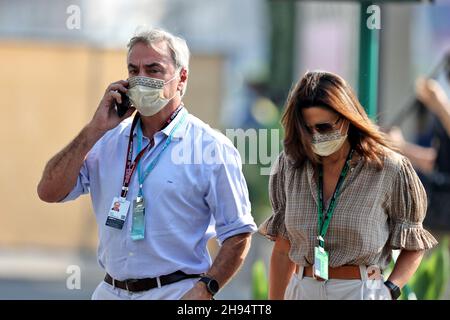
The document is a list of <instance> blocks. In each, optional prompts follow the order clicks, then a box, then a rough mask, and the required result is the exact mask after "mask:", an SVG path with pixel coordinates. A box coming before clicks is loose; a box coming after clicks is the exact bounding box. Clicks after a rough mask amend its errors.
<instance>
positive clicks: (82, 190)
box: [59, 160, 89, 202]
mask: <svg viewBox="0 0 450 320" xmlns="http://www.w3.org/2000/svg"><path fill="white" fill-rule="evenodd" d="M87 193H89V170H88V167H87V164H86V160H85V161H84V163H83V166H82V167H81V169H80V173H79V174H78V178H77V183H76V184H75V186H74V187H73V189H72V191H70V192H69V194H68V195H67V196H65V198H64V199H62V200H60V201H59V202H67V201H71V200H75V199H77V198H78V197H79V196H81V195H83V194H87Z"/></svg>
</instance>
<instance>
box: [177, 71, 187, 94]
mask: <svg viewBox="0 0 450 320" xmlns="http://www.w3.org/2000/svg"><path fill="white" fill-rule="evenodd" d="M187 78H188V72H187V70H186V68H181V70H180V81H179V82H178V88H177V89H178V90H180V91H183V89H184V87H185V86H186V81H187Z"/></svg>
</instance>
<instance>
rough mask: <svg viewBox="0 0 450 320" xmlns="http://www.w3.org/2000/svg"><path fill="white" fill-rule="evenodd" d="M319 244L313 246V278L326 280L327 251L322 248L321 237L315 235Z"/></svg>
mask: <svg viewBox="0 0 450 320" xmlns="http://www.w3.org/2000/svg"><path fill="white" fill-rule="evenodd" d="M317 239H318V240H319V245H318V246H316V247H314V265H313V278H314V279H316V280H319V281H324V280H328V252H326V251H325V249H324V248H323V241H324V240H323V238H322V237H321V236H319V237H317Z"/></svg>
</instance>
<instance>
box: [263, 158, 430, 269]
mask: <svg viewBox="0 0 450 320" xmlns="http://www.w3.org/2000/svg"><path fill="white" fill-rule="evenodd" d="M387 152H388V156H387V157H386V159H385V164H384V168H383V169H382V170H381V171H377V169H376V168H374V167H373V166H369V165H368V164H366V163H365V162H364V160H363V159H362V158H361V157H360V156H359V155H358V154H356V155H355V156H354V157H353V160H352V161H351V166H350V168H351V169H350V170H349V172H348V175H347V177H346V178H345V180H344V182H343V184H342V187H341V192H340V197H339V198H338V202H337V206H336V208H335V211H334V214H333V217H332V219H331V222H330V225H329V229H328V232H327V234H326V236H325V249H326V250H327V251H328V252H329V255H330V257H329V264H330V267H338V266H342V265H378V266H379V267H381V268H382V269H384V268H385V267H386V266H387V265H388V263H389V262H390V260H391V250H392V249H400V248H402V249H406V250H423V249H430V248H432V247H433V246H435V245H436V244H437V241H436V240H435V239H434V237H433V236H432V235H431V234H430V233H429V232H428V231H426V230H425V229H423V227H422V221H423V219H424V217H425V213H426V207H427V199H426V193H425V190H424V188H423V186H422V184H421V182H420V180H419V178H418V177H417V175H416V173H415V171H414V169H413V168H412V166H411V163H410V162H409V160H408V159H407V158H405V157H403V156H402V155H399V154H398V153H395V152H393V151H390V150H388V151H387ZM314 172H315V170H314V168H313V165H312V164H311V163H310V162H306V163H305V165H304V166H303V167H302V168H299V169H296V168H294V167H293V166H292V164H291V162H290V160H289V159H288V157H287V156H286V155H285V154H284V152H282V153H281V154H280V156H279V157H278V160H277V162H276V163H275V164H274V166H273V168H272V173H271V176H270V182H269V196H270V201H271V205H272V209H273V214H272V216H270V217H269V218H268V219H267V220H266V221H265V222H264V223H263V224H262V225H261V226H260V227H259V232H260V233H261V234H263V235H264V236H266V237H268V238H269V239H271V240H274V238H275V237H276V236H281V237H283V238H285V239H289V241H290V243H291V249H290V252H289V257H290V259H291V260H292V261H293V262H295V263H296V264H298V265H302V266H306V265H312V264H313V260H314V259H313V252H314V246H316V245H317V240H316V237H317V201H318V199H317V178H316V174H315V173H314Z"/></svg>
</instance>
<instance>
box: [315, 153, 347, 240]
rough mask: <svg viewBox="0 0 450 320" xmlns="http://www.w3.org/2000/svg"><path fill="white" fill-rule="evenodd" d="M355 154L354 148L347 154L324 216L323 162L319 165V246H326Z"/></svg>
mask: <svg viewBox="0 0 450 320" xmlns="http://www.w3.org/2000/svg"><path fill="white" fill-rule="evenodd" d="M352 155H353V149H351V150H350V152H349V153H348V155H347V159H346V160H345V165H344V168H342V171H341V175H340V176H339V180H338V182H337V184H336V189H334V192H333V197H332V198H331V200H330V205H329V206H328V209H327V215H326V216H325V217H324V215H323V168H322V164H320V165H319V183H318V184H317V194H318V196H319V205H318V206H317V212H318V216H319V219H318V222H317V230H318V233H319V236H318V237H317V239H318V240H319V246H321V247H322V248H324V246H325V243H324V241H325V240H324V238H325V235H326V234H327V231H328V226H329V225H330V220H331V217H332V216H333V212H334V209H335V208H336V202H337V199H338V197H339V191H340V189H341V186H342V183H343V182H344V179H345V177H346V176H347V173H348V169H349V167H350V159H351V158H352Z"/></svg>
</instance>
